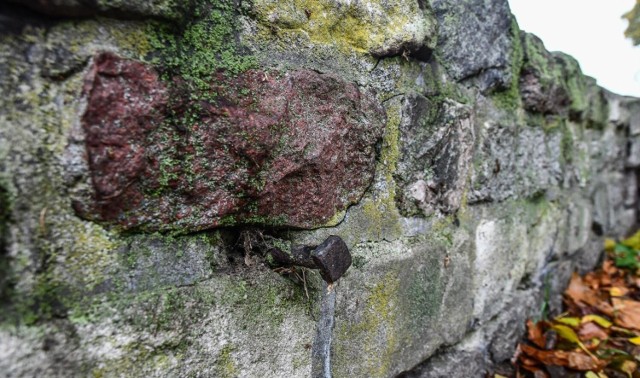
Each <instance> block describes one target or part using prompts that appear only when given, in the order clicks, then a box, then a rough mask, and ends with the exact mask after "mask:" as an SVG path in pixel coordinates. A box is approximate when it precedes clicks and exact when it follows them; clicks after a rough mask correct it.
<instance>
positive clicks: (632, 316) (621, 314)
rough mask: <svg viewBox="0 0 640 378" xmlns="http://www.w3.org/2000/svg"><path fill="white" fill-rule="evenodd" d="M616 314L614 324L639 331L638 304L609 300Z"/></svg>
mask: <svg viewBox="0 0 640 378" xmlns="http://www.w3.org/2000/svg"><path fill="white" fill-rule="evenodd" d="M611 301H612V302H613V307H614V309H615V312H616V317H615V323H616V324H617V325H619V326H621V327H624V328H633V329H636V330H640V302H637V301H633V300H631V299H621V298H611Z"/></svg>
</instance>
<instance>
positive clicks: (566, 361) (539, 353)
mask: <svg viewBox="0 0 640 378" xmlns="http://www.w3.org/2000/svg"><path fill="white" fill-rule="evenodd" d="M520 347H521V348H522V352H523V353H524V354H526V355H527V356H529V357H531V358H533V359H536V360H538V361H540V362H541V363H543V364H544V365H558V366H566V367H568V368H571V369H575V370H581V371H588V370H600V369H601V368H602V367H604V365H605V364H606V362H605V361H601V360H599V359H597V358H592V357H589V356H588V355H586V354H584V353H580V352H567V351H564V350H550V351H544V350H538V349H536V348H534V347H530V346H528V345H524V344H522V345H520Z"/></svg>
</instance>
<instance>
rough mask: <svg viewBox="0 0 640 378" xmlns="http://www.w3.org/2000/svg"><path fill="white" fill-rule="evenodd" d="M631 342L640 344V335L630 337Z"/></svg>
mask: <svg viewBox="0 0 640 378" xmlns="http://www.w3.org/2000/svg"><path fill="white" fill-rule="evenodd" d="M629 342H630V343H631V344H633V345H640V337H632V338H630V339H629Z"/></svg>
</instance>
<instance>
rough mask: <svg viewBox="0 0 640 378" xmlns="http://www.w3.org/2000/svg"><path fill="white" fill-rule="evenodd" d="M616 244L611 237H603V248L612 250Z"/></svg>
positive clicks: (608, 250)
mask: <svg viewBox="0 0 640 378" xmlns="http://www.w3.org/2000/svg"><path fill="white" fill-rule="evenodd" d="M615 246H616V241H615V240H613V239H609V238H606V239H604V250H605V251H607V252H611V251H613V248H615Z"/></svg>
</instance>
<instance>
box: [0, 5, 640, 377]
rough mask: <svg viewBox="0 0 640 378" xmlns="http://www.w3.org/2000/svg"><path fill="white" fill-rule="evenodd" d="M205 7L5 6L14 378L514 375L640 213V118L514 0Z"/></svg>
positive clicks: (0, 139) (9, 363) (5, 220)
mask: <svg viewBox="0 0 640 378" xmlns="http://www.w3.org/2000/svg"><path fill="white" fill-rule="evenodd" d="M138 3H139V2H130V3H127V4H126V5H123V4H120V2H111V4H112V5H113V7H118V8H119V9H120V8H121V7H128V6H133V4H138ZM187 3H188V4H189V6H191V5H193V6H194V8H193V9H196V10H197V11H194V13H193V14H192V15H191V16H193V17H191V16H189V20H186V21H187V22H185V23H184V24H182V25H180V27H179V28H178V27H176V23H174V22H172V23H167V22H164V21H159V20H162V19H165V17H164V16H159V17H156V16H152V18H153V20H148V19H136V20H132V19H130V18H127V17H129V16H130V15H131V14H133V13H130V14H128V15H122V14H114V13H111V12H106V13H100V15H101V17H92V18H86V19H85V18H76V19H74V20H71V21H69V20H66V21H62V20H60V19H59V18H55V17H49V16H47V15H45V14H38V13H36V12H32V11H30V10H27V8H26V7H22V8H21V7H19V6H15V5H14V4H9V3H7V2H2V3H0V20H14V21H10V22H7V23H0V24H1V25H0V30H3V31H5V32H3V33H0V91H1V92H2V93H3V96H0V109H2V111H0V206H1V207H2V208H0V371H1V372H3V373H5V375H10V376H15V377H33V376H47V377H69V376H80V377H85V376H105V377H110V376H132V377H166V376H179V377H182V376H198V375H199V376H212V377H221V378H228V377H258V376H259V377H306V376H309V375H310V374H322V375H326V373H327V372H331V375H332V376H333V377H336V378H339V377H372V378H377V377H384V378H386V377H395V376H398V375H399V374H400V376H402V375H401V374H403V372H405V374H406V375H405V376H421V375H422V376H442V377H458V376H463V377H467V376H469V377H475V376H480V375H482V374H483V372H487V373H489V374H493V373H495V372H496V371H494V369H495V368H498V367H502V366H504V365H505V364H507V365H508V359H509V358H510V352H511V348H512V346H513V345H515V343H516V342H517V341H518V339H519V337H520V334H521V333H522V330H523V320H524V319H526V318H528V317H540V316H542V315H543V314H542V313H541V311H542V310H541V309H546V308H550V313H549V315H550V316H554V315H555V314H557V313H558V312H557V311H558V310H559V308H560V306H561V304H562V303H561V302H562V297H561V295H560V294H561V293H562V291H563V290H564V288H565V287H566V284H567V282H568V279H569V278H570V277H571V275H572V274H573V272H574V271H579V272H584V271H586V270H588V269H590V268H592V267H593V265H594V264H595V263H596V262H597V261H598V259H599V258H600V253H601V246H602V240H603V238H604V237H605V236H612V237H621V236H622V235H623V234H625V233H626V232H628V231H629V230H630V228H632V224H633V223H635V222H636V220H637V219H638V190H637V180H638V168H637V167H636V164H635V160H634V159H635V157H634V156H632V154H633V149H634V147H633V145H631V147H630V143H631V144H633V143H634V141H635V139H636V138H637V136H638V135H640V101H639V100H637V99H633V98H629V97H622V96H617V95H615V94H612V93H609V92H607V91H604V90H602V89H601V88H599V87H597V85H596V84H595V82H594V80H593V79H590V78H587V77H585V76H583V75H582V73H581V72H580V68H579V65H578V63H577V62H576V61H575V60H573V59H572V58H570V57H568V56H566V55H563V54H560V53H553V54H550V53H548V52H546V50H544V46H543V45H542V44H541V43H539V41H537V40H536V39H535V38H533V37H532V36H528V35H526V34H520V33H519V32H518V30H517V26H516V24H515V22H513V20H512V19H511V17H510V16H509V15H508V14H506V16H505V10H506V9H508V6H507V1H506V0H483V1H480V0H464V1H455V2H454V1H448V0H434V1H433V2H432V5H433V8H434V9H436V11H437V12H439V13H438V22H439V25H437V26H438V30H440V35H441V37H442V39H441V44H440V46H439V47H437V48H436V51H434V54H433V55H430V54H429V51H428V50H429V49H430V48H431V47H432V46H433V43H434V41H435V40H434V38H431V37H426V35H427V34H428V35H431V36H433V34H429V33H428V32H425V30H426V29H424V28H423V29H420V28H419V27H418V25H421V22H426V23H429V22H431V21H430V20H431V19H432V17H431V14H432V11H431V10H430V9H431V8H430V6H429V4H426V2H422V1H416V2H415V3H414V2H413V1H409V0H407V1H399V2H394V3H393V4H391V2H386V1H364V2H363V1H359V2H354V1H342V0H340V1H337V0H335V1H334V0H326V1H325V0H323V1H306V0H294V1H277V2H276V1H266V0H264V1H263V0H259V1H255V2H247V1H243V2H234V1H232V0H218V1H215V2H209V1H202V0H194V1H189V2H187ZM187 3H185V4H187ZM92 4H93V3H92ZM149 4H157V2H152V3H149ZM167 4H168V3H167ZM365 5H366V6H368V7H369V8H366V9H365V8H364V6H365ZM319 6H325V7H326V12H325V13H326V16H327V18H326V19H321V18H320V16H323V15H324V14H325V13H323V12H322V10H320V11H319V10H318V7H319ZM17 9H21V10H22V11H23V12H24V14H25V15H27V16H28V17H25V18H20V17H14V16H15V15H19V14H21V13H20V12H16V10H17ZM123 9H124V8H123ZM418 9H421V11H422V13H421V12H420V11H419V10H418ZM305 10H306V11H307V12H305ZM381 10H386V11H387V13H386V14H385V13H379V12H381ZM367 12H369V13H367ZM376 12H378V13H376ZM307 13H309V14H308V15H307ZM401 13H402V14H401ZM149 14H150V13H144V12H142V13H136V17H138V16H140V15H144V16H141V17H143V18H146V17H147V16H148V15H149ZM356 16H362V17H359V18H357V17H356ZM112 17H117V18H112ZM341 17H342V18H341ZM456 17H457V18H456ZM422 18H424V19H422ZM16 20H17V21H16ZM270 20H272V21H273V22H271V21H270ZM425 20H426V21H425ZM222 21H224V22H222ZM227 21H228V22H227ZM345 25H348V28H346V27H343V26H345ZM394 25H397V28H396V29H394V27H395V26H394ZM429 25H430V27H432V26H435V25H432V24H429ZM413 27H416V29H415V31H416V34H415V35H409V34H410V33H409V34H408V33H407V31H408V30H409V29H410V28H413ZM498 29H499V30H498ZM411 30H413V29H411ZM434 30H435V29H434ZM393 36H396V37H398V38H396V39H394V38H395V37H393ZM518 36H520V38H518ZM387 37H388V38H387ZM423 38H424V39H423ZM421 40H422V42H420V41H421ZM394 41H396V42H397V43H396V42H394ZM414 41H415V43H414ZM420 43H422V45H420V46H422V47H418V46H419V44H420ZM380 46H382V50H380V51H378V50H377V47H380ZM414 49H418V50H414ZM105 51H110V52H111V53H104V52H105ZM405 52H406V53H405ZM421 52H422V53H424V55H423V54H421ZM403 55H404V56H403ZM125 57H126V58H125ZM356 83H357V84H356ZM83 88H84V89H85V90H83ZM373 93H375V95H373ZM545 93H547V94H548V96H547V97H546V98H545V97H544V96H542V94H545ZM565 95H566V97H565ZM382 109H384V111H383V110H382ZM385 115H386V117H385ZM383 125H384V126H383ZM294 126H295V127H294ZM383 127H384V132H382V129H383ZM294 131H295V132H294ZM298 132H299V133H298ZM381 135H382V138H380V136H381ZM305 147H306V148H305ZM269 178H271V180H270V179H269ZM225 198H226V199H228V200H229V201H231V202H229V201H228V202H226V203H223V202H224V200H225ZM74 201H75V202H76V203H75V204H76V207H77V210H78V212H76V210H75V209H74V208H73V202H74ZM216 201H218V202H216ZM225 204H226V205H228V207H224V205H225ZM221 209H222V210H221ZM225 209H226V210H225ZM189 211H191V213H189ZM223 211H227V212H226V214H228V215H227V216H222V215H221V214H222V212H223ZM79 214H81V215H82V216H83V217H79V216H78V215H79ZM215 214H218V215H215ZM292 214H293V215H292ZM317 226H320V227H317ZM211 227H213V228H211ZM302 227H314V228H313V229H301V228H302ZM155 230H159V231H163V230H166V231H168V232H164V233H163V232H155ZM198 230H199V231H198ZM152 231H153V232H152ZM194 231H198V232H194ZM247 235H249V237H247ZM330 235H337V236H339V237H340V238H341V239H342V240H344V242H345V244H346V248H348V249H349V251H350V253H351V254H352V259H351V267H350V268H349V269H348V270H347V271H346V272H344V274H343V275H342V277H341V278H340V279H339V280H338V281H337V282H336V283H335V284H334V285H332V291H331V296H325V297H324V298H325V299H330V300H331V301H333V299H335V302H333V303H325V304H322V301H323V299H322V298H323V297H322V295H321V292H322V291H323V290H326V287H325V286H324V285H326V283H325V282H324V281H323V280H322V277H321V275H320V274H318V272H317V270H311V269H307V268H306V267H305V266H307V267H315V263H313V261H311V262H312V263H313V264H312V263H309V260H310V259H311V252H312V250H313V249H314V248H315V246H317V245H319V244H321V243H322V242H323V241H324V240H325V239H326V238H327V237H329V236H330ZM289 246H308V248H298V247H294V248H293V249H291V248H289ZM270 248H273V250H275V248H280V249H281V250H283V251H284V250H286V251H290V250H291V252H292V253H291V254H290V255H288V254H287V255H286V256H285V259H286V258H290V259H294V260H297V261H302V262H304V264H301V265H303V266H296V267H295V269H272V268H274V267H275V266H273V265H271V266H270V265H269V264H270V262H269V254H267V255H263V253H264V252H265V250H269V249H270ZM287 264H288V263H287ZM287 264H285V265H287ZM325 302H326V301H325ZM545 302H546V303H547V304H548V305H549V306H543V303H545ZM323 310H324V311H323ZM334 310H335V312H334ZM505 360H506V361H505ZM497 372H500V371H497ZM412 374H413V375H412Z"/></svg>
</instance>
